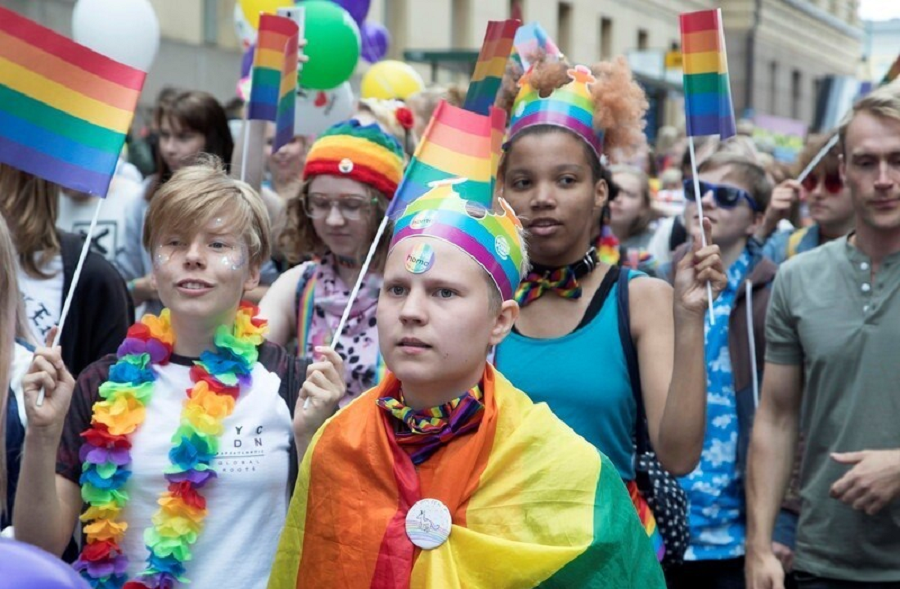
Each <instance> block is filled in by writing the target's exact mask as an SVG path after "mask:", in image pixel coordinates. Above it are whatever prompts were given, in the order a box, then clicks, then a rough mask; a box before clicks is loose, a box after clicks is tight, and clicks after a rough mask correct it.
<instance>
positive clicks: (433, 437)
mask: <svg viewBox="0 0 900 589" xmlns="http://www.w3.org/2000/svg"><path fill="white" fill-rule="evenodd" d="M481 399H482V393H481V387H480V386H476V387H474V388H473V389H471V390H469V391H468V392H466V393H465V394H463V395H461V396H459V397H457V398H455V399H453V400H452V401H450V402H449V403H444V404H443V405H440V406H438V407H431V408H429V409H420V410H419V411H416V410H415V409H413V408H412V407H409V406H407V405H406V402H405V401H404V399H403V391H402V390H401V391H400V399H395V398H394V397H381V398H380V399H378V400H377V401H376V403H377V405H378V406H379V407H381V408H382V409H384V410H385V411H386V412H387V413H388V414H389V415H391V416H393V417H394V418H395V419H396V422H395V429H394V436H395V438H396V439H397V443H398V444H400V445H401V446H405V447H406V448H405V449H406V451H407V453H408V454H409V457H410V458H411V459H412V462H413V464H415V465H419V464H422V463H423V462H425V461H426V460H428V459H429V458H430V457H431V455H432V454H434V453H435V452H437V451H438V449H440V447H441V446H443V445H444V444H446V443H448V442H449V441H450V440H452V439H453V438H455V437H457V436H461V435H463V434H465V433H467V432H470V431H473V430H475V429H478V426H479V424H481V418H482V417H483V416H484V403H483V402H482V400H481Z"/></svg>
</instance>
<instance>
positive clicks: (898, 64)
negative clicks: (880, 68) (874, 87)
mask: <svg viewBox="0 0 900 589" xmlns="http://www.w3.org/2000/svg"><path fill="white" fill-rule="evenodd" d="M897 76H900V55H898V56H897V59H895V60H894V63H892V64H891V67H890V68H889V69H888V71H886V72H885V73H884V77H883V78H881V81H880V82H879V83H878V85H879V86H885V85H887V84H890V83H891V82H893V81H894V80H896V79H897Z"/></svg>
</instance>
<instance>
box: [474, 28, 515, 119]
mask: <svg viewBox="0 0 900 589" xmlns="http://www.w3.org/2000/svg"><path fill="white" fill-rule="evenodd" d="M518 28H519V21H517V20H515V19H511V20H492V21H488V26H487V32H486V33H485V34H484V43H483V44H482V45H481V52H480V53H479V54H478V62H477V63H476V64H475V72H474V73H473V74H472V81H471V82H470V83H469V91H468V92H466V100H465V102H464V103H463V108H464V109H466V110H468V111H471V112H474V113H478V114H480V115H486V114H488V113H489V111H490V108H491V106H492V105H493V104H494V101H495V100H496V99H497V92H498V91H499V90H500V82H501V81H502V80H503V72H505V71H506V62H507V61H508V60H509V54H510V51H511V50H512V46H513V38H514V37H515V34H516V29H518Z"/></svg>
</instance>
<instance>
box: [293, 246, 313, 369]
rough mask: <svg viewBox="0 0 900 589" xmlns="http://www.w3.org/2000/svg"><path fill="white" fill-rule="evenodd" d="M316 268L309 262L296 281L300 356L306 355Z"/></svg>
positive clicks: (298, 353)
mask: <svg viewBox="0 0 900 589" xmlns="http://www.w3.org/2000/svg"><path fill="white" fill-rule="evenodd" d="M317 269H318V264H317V263H316V262H310V263H309V264H308V265H307V266H306V269H305V270H303V275H302V276H301V277H300V280H299V281H297V302H296V304H297V355H298V356H301V357H302V356H306V342H307V340H308V339H309V328H310V326H311V325H312V320H313V309H314V308H315V294H316V282H317V280H316V270H317Z"/></svg>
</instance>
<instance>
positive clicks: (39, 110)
mask: <svg viewBox="0 0 900 589" xmlns="http://www.w3.org/2000/svg"><path fill="white" fill-rule="evenodd" d="M145 77H146V74H145V73H144V72H142V71H140V70H137V69H134V68H131V67H129V66H127V65H123V64H121V63H119V62H117V61H113V60H112V59H110V58H108V57H106V56H104V55H100V54H99V53H97V52H95V51H93V50H91V49H88V48H87V47H84V46H83V45H79V44H78V43H76V42H74V41H72V40H71V39H68V38H67V37H63V36H62V35H59V34H57V33H56V32H54V31H52V30H50V29H48V28H46V27H43V26H41V25H39V24H37V23H35V22H32V21H30V20H28V19H26V18H24V17H22V16H20V15H19V14H16V13H15V12H12V11H11V10H7V9H5V8H0V162H2V163H5V164H8V165H10V166H12V167H14V168H18V169H20V170H23V171H25V172H28V173H30V174H34V175H35V176H39V177H41V178H44V179H46V180H49V181H50V182H55V183H56V184H60V185H62V186H65V187H67V188H71V189H72V190H77V191H79V192H88V193H91V194H97V195H99V196H106V191H107V190H108V188H109V181H110V179H111V178H112V175H113V173H114V172H115V169H116V163H117V162H118V159H119V152H121V151H122V145H123V144H124V143H125V136H126V134H127V133H128V128H129V127H130V126H131V120H132V118H133V117H134V109H135V107H136V106H137V102H138V98H139V97H140V95H141V88H142V87H143V85H144V78H145Z"/></svg>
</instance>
